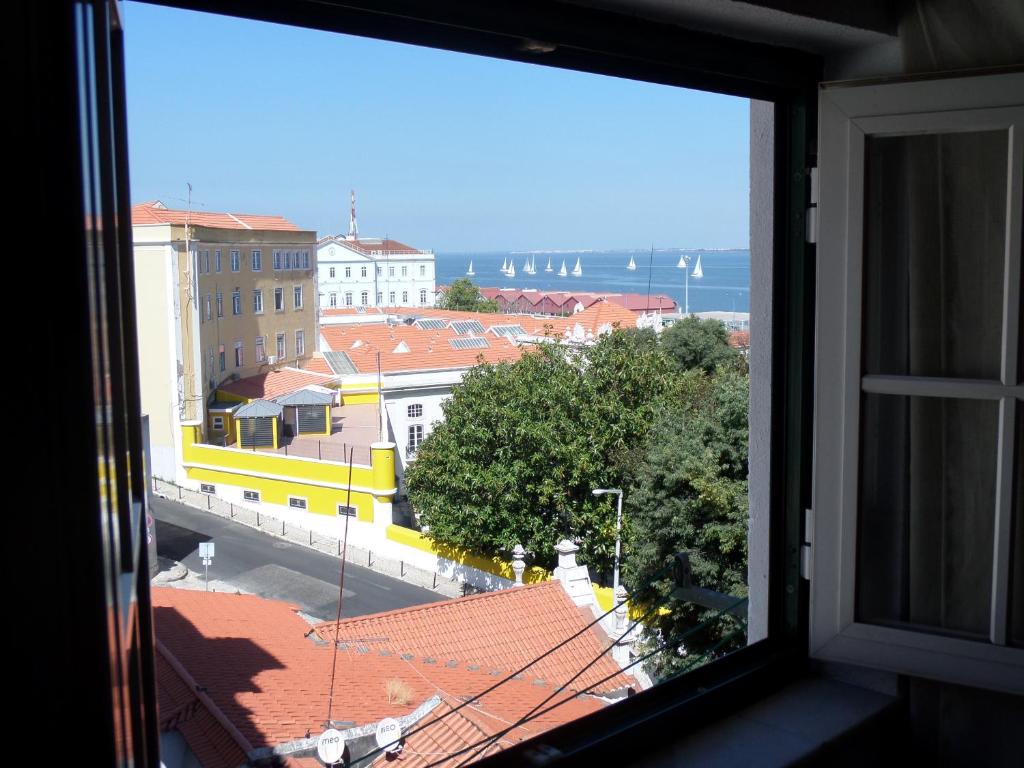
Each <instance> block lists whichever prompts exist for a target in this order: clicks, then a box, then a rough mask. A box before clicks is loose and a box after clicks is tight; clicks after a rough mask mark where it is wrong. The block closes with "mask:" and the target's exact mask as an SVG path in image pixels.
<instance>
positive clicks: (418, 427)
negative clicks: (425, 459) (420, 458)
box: [406, 424, 423, 456]
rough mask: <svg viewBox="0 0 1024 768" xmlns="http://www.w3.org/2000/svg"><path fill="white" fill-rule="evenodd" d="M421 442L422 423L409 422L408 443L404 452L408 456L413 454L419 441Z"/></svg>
mask: <svg viewBox="0 0 1024 768" xmlns="http://www.w3.org/2000/svg"><path fill="white" fill-rule="evenodd" d="M422 442H423V425H422V424H410V425H409V445H408V446H406V453H408V454H409V455H410V456H415V455H416V451H417V450H418V449H419V447H420V443H422Z"/></svg>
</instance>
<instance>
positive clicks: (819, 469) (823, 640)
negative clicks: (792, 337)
mask: <svg viewBox="0 0 1024 768" xmlns="http://www.w3.org/2000/svg"><path fill="white" fill-rule="evenodd" d="M1022 94H1024V73H1014V74H1008V75H990V76H980V77H973V78H956V79H946V80H942V79H936V80H925V81H917V82H906V83H889V84H883V85H874V86H862V87H836V88H826V89H824V90H823V91H822V98H821V101H820V121H821V122H820V128H819V140H818V146H819V162H820V172H819V178H820V182H821V183H820V199H819V201H818V226H817V231H818V233H820V234H819V241H818V255H817V264H818V267H817V324H816V333H817V341H816V352H815V354H816V374H815V378H816V382H815V418H814V423H815V438H814V482H813V492H812V509H813V511H812V512H811V513H810V515H809V520H808V524H807V534H806V539H807V541H808V542H809V544H810V547H809V548H808V552H809V555H808V558H809V563H808V568H807V569H808V571H809V573H810V579H811V600H810V627H809V651H810V654H811V656H812V657H814V658H818V659H822V660H826V661H839V662H844V663H852V664H859V665H863V666H868V667H873V668H878V669H884V670H888V671H892V672H896V673H900V674H906V675H912V676H917V677H924V678H929V679H934V680H940V681H943V682H948V683H954V684H960V685H969V686H975V687H981V688H988V689H993V690H1002V691H1011V692H1017V693H1021V692H1024V649H1022V648H1013V647H1009V646H1007V645H1006V642H1007V637H1008V634H1009V629H1008V608H1009V599H1010V598H1009V590H1010V579H1011V574H1010V571H1009V557H1010V540H1009V539H1010V532H1011V519H1010V518H1011V516H1012V509H1011V504H1012V503H1013V499H1012V486H1013V470H1014V468H1015V464H1013V461H1014V457H1013V449H1014V446H1013V430H1014V426H1015V409H1016V408H1019V407H1022V403H1021V400H1022V399H1024V386H1021V385H1019V384H1015V383H1016V377H1017V372H1018V367H1017V365H1018V361H1017V355H1018V354H1019V350H1020V344H1021V342H1022V341H1024V340H1022V339H1019V338H1018V334H1019V327H1020V326H1019V319H1018V313H1019V312H1021V311H1022V309H1021V297H1020V269H1021V265H1020V254H1021V229H1022V223H1021V220H1022V218H1024V194H1022V189H1021V187H1022V168H1024V163H1022V159H1024V99H1022ZM992 129H1009V130H1008V133H1009V136H1010V147H1009V157H1010V163H1011V167H1010V172H1009V174H1008V176H1009V188H1008V190H1007V237H1006V243H1005V246H1006V260H1005V264H1006V266H1005V274H1004V286H1003V287H1004V295H1005V299H1004V307H1003V349H1002V373H1001V378H1000V380H999V381H982V380H964V379H950V378H946V379H943V378H915V377H910V376H862V375H861V339H860V335H861V320H862V304H861V279H862V275H861V262H862V248H863V243H862V238H863V220H864V152H865V140H866V136H869V135H908V134H915V133H935V132H956V131H974V130H992ZM865 391H870V392H877V393H880V394H893V395H915V396H928V395H931V396H939V397H947V398H948V397H963V398H968V399H984V400H990V401H991V400H997V401H999V403H1000V424H999V435H998V438H997V440H998V443H997V444H998V459H997V461H998V467H997V475H996V510H995V531H994V553H993V588H992V608H991V612H990V615H991V626H990V635H989V638H988V639H989V642H987V643H986V642H981V641H972V640H965V639H961V638H955V637H949V636H945V635H938V634H932V633H928V632H917V631H913V630H910V629H905V628H898V629H897V628H893V627H884V626H879V625H874V624H866V623H861V622H857V621H856V620H855V588H856V555H857V548H856V544H857V506H858V499H857V494H858V471H859V441H860V401H861V394H862V392H865ZM1018 460H1021V459H1020V457H1018Z"/></svg>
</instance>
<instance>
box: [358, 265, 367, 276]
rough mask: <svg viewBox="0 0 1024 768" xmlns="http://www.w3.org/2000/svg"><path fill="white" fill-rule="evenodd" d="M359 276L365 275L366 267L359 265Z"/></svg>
mask: <svg viewBox="0 0 1024 768" xmlns="http://www.w3.org/2000/svg"><path fill="white" fill-rule="evenodd" d="M359 276H360V277H366V267H360V268H359Z"/></svg>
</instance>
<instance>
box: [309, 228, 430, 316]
mask: <svg viewBox="0 0 1024 768" xmlns="http://www.w3.org/2000/svg"><path fill="white" fill-rule="evenodd" d="M316 253H317V283H318V293H319V295H320V308H321V309H334V308H338V309H341V308H345V307H432V306H434V299H435V295H434V294H435V279H434V278H435V270H434V253H433V251H420V250H417V249H415V248H410V247H408V246H405V245H402V244H401V243H396V242H395V241H393V240H388V241H384V240H379V239H373V238H370V239H358V240H350V239H348V238H345V237H340V236H337V237H326V238H324V239H322V240H321V241H320V242H319V243H318V245H317V252H316Z"/></svg>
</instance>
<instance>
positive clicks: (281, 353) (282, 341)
mask: <svg viewBox="0 0 1024 768" xmlns="http://www.w3.org/2000/svg"><path fill="white" fill-rule="evenodd" d="M276 339H277V359H278V360H284V359H285V358H286V357H287V356H288V336H287V334H285V333H279V334H277V337H276Z"/></svg>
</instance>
